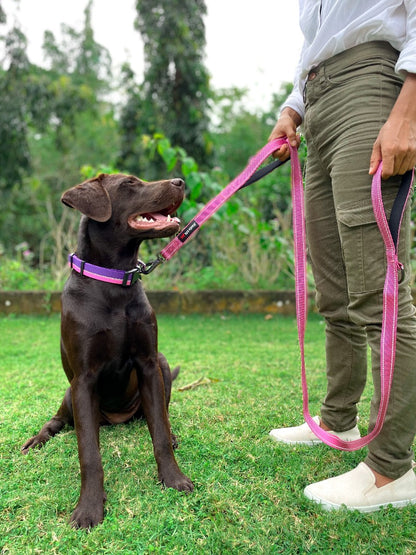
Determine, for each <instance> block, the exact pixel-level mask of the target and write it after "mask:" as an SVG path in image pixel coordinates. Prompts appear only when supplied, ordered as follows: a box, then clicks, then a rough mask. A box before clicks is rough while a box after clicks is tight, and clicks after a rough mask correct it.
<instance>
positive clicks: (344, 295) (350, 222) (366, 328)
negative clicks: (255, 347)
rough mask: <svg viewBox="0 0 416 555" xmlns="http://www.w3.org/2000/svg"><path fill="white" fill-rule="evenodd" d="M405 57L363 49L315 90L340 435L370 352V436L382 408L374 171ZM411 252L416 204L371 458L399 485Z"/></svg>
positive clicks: (318, 261)
mask: <svg viewBox="0 0 416 555" xmlns="http://www.w3.org/2000/svg"><path fill="white" fill-rule="evenodd" d="M397 56H398V53H397V52H396V51H395V50H394V49H393V48H392V47H391V46H390V45H389V44H387V43H383V42H370V43H366V44H364V45H360V46H356V47H354V48H351V49H349V50H346V51H345V52H343V53H341V54H339V55H337V56H334V57H332V58H330V59H329V60H327V61H325V62H324V63H322V64H320V65H319V66H318V67H317V68H314V70H312V71H311V72H310V74H309V77H308V81H307V84H306V87H305V104H306V115H305V120H304V133H305V137H306V141H307V147H308V158H307V166H306V179H305V181H306V185H305V198H306V228H307V237H308V253H309V256H310V261H311V265H312V270H313V274H314V279H315V285H316V290H317V306H318V308H319V311H320V313H321V314H322V315H323V317H324V318H325V321H326V356H327V368H326V372H327V381H328V385H327V394H326V397H325V400H324V403H323V405H322V409H321V415H322V419H323V421H324V422H325V423H326V424H327V425H328V426H329V427H330V428H331V429H332V430H335V431H344V430H348V429H350V428H352V427H353V426H354V425H355V421H356V416H357V403H358V402H359V400H360V397H361V394H362V392H363V389H364V386H365V383H366V377H367V345H369V347H370V350H371V365H372V372H373V380H374V395H373V399H372V402H371V415H370V422H369V429H370V430H371V429H372V428H373V427H374V425H375V420H376V415H377V411H378V405H379V398H380V366H379V361H380V332H381V322H382V310H383V308H382V292H383V285H384V279H385V273H386V261H385V249H384V243H383V240H382V238H381V235H380V232H379V230H378V227H377V224H376V222H375V217H374V214H373V209H372V204H371V177H370V176H369V175H368V168H369V164H370V155H371V150H372V147H373V143H374V141H375V139H376V138H377V135H378V133H379V131H380V128H381V126H382V125H383V123H384V122H385V121H386V119H387V117H388V116H389V114H390V111H391V108H392V106H393V104H394V102H395V100H396V98H397V96H398V94H399V92H400V88H401V85H402V80H401V78H400V77H399V76H398V75H397V74H396V73H395V72H394V66H395V62H396V60H397ZM399 184H400V177H399V178H396V177H394V178H391V179H389V180H387V181H385V182H383V185H382V189H383V199H384V204H385V208H386V213H387V215H388V214H389V211H390V210H391V206H392V204H393V201H394V198H395V196H396V193H397V189H398V186H399ZM409 204H410V203H409ZM409 253H410V207H409V206H408V207H407V209H406V213H405V216H404V218H403V223H402V231H401V235H400V243H399V260H400V261H401V262H402V263H403V264H404V279H403V280H402V282H401V284H400V287H399V317H398V330H397V350H396V362H395V370H394V379H393V385H392V391H391V396H390V402H389V406H388V411H387V415H386V419H385V423H384V426H383V429H382V431H381V433H380V434H379V436H378V437H377V438H376V439H374V440H373V441H372V442H371V443H370V445H369V447H368V455H367V459H366V462H367V464H368V465H369V466H370V467H371V468H373V469H374V470H376V471H377V472H380V473H381V474H383V475H386V476H389V477H391V478H393V479H396V478H398V477H400V476H401V475H403V474H404V473H405V472H407V471H408V470H409V468H410V467H411V460H412V457H413V452H412V450H411V446H412V442H413V439H414V436H415V433H416V318H415V310H414V307H413V304H412V298H411V291H410V287H409V280H410V277H411V268H410V260H409Z"/></svg>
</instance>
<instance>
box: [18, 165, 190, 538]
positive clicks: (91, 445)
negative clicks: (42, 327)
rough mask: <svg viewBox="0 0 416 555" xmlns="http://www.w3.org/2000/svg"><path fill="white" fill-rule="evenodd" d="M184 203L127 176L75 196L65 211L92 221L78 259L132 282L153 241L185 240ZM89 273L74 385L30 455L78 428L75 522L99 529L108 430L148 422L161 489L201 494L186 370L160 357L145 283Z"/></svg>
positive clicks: (75, 323)
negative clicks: (189, 461)
mask: <svg viewBox="0 0 416 555" xmlns="http://www.w3.org/2000/svg"><path fill="white" fill-rule="evenodd" d="M183 196H184V182H183V181H182V180H181V179H172V180H166V181H158V182H153V183H146V182H143V181H140V180H139V179H137V178H136V177H134V176H130V175H121V174H114V175H107V174H101V175H100V176H99V177H97V178H94V179H90V180H89V181H86V182H84V183H81V184H80V185H77V186H76V187H73V188H72V189H69V190H68V191H66V192H65V193H64V194H63V195H62V198H61V200H62V202H63V203H64V204H66V205H68V206H70V207H72V208H76V209H77V210H79V211H80V212H81V213H82V214H83V215H84V216H83V217H82V219H81V223H80V228H79V234H78V246H77V251H76V253H75V254H76V257H77V260H78V261H79V265H80V266H82V267H83V269H84V268H87V267H88V266H89V265H90V264H93V265H94V266H99V267H101V268H102V269H107V268H108V269H110V272H112V269H117V270H119V271H124V272H126V275H128V276H129V278H130V275H131V276H132V275H134V272H133V273H132V274H129V270H131V269H132V268H135V267H136V265H137V253H138V248H139V246H140V243H141V241H142V240H143V239H151V238H155V237H168V236H170V235H173V234H174V233H176V232H177V231H178V230H179V220H178V219H177V218H175V217H171V214H173V213H174V212H175V210H176V209H177V208H178V206H179V205H180V204H181V202H182V200H183ZM80 259H81V260H80ZM84 264H85V266H84ZM83 269H81V267H78V268H77V271H75V270H73V271H72V273H71V275H70V277H69V279H68V281H67V283H66V285H65V288H64V291H63V294H62V318H61V357H62V364H63V367H64V370H65V373H66V375H67V377H68V380H69V382H70V384H71V385H70V387H69V389H68V390H67V391H66V393H65V396H64V399H63V401H62V404H61V406H60V408H59V410H58V412H57V413H56V415H55V416H54V417H53V418H52V419H51V420H50V421H49V422H47V423H46V424H45V425H44V426H43V428H42V429H41V430H40V432H39V433H38V434H37V435H36V436H34V437H32V438H31V439H29V440H28V441H27V442H26V443H25V444H24V446H23V447H22V451H23V453H27V452H28V451H29V449H31V448H33V447H36V446H41V445H43V444H44V443H45V442H46V441H48V439H49V438H50V437H52V436H54V435H55V434H57V433H58V432H59V431H60V430H61V429H62V428H63V427H64V426H65V425H66V424H69V425H73V424H74V425H75V430H76V434H77V440H78V454H79V461H80V468H81V495H80V498H79V501H78V504H77V506H76V508H75V510H74V512H73V514H72V517H71V521H72V523H73V526H75V527H79V528H89V527H92V526H95V525H97V524H98V523H100V522H102V520H103V518H104V502H105V493H104V487H103V468H102V463H101V456H100V450H99V426H100V424H108V423H120V422H127V421H129V420H131V419H133V418H137V417H143V416H144V417H145V418H146V421H147V425H148V427H149V431H150V434H151V437H152V441H153V448H154V454H155V458H156V462H157V467H158V476H159V480H160V481H161V482H162V483H163V484H164V485H165V486H167V487H172V488H175V489H177V490H179V491H192V490H193V484H192V482H191V480H190V479H189V478H188V477H187V476H185V475H184V474H183V473H182V472H181V471H180V469H179V467H178V465H177V463H176V460H175V457H174V454H173V448H174V447H176V441H175V437H174V436H173V435H172V433H171V429H170V423H169V418H168V405H169V401H170V393H171V385H172V377H173V378H174V377H176V374H177V370H175V371H174V372H173V375H172V374H171V372H170V368H169V365H168V363H167V361H166V359H165V357H164V356H163V355H162V354H161V353H158V343H157V322H156V318H155V315H154V312H153V310H152V308H151V306H150V304H149V301H148V300H147V297H146V295H145V293H144V291H143V289H142V286H141V283H140V280H138V281H136V282H135V283H133V284H130V285H129V283H130V282H131V281H134V280H131V279H128V280H127V281H126V280H125V282H126V283H127V284H126V283H125V285H124V286H123V285H119V284H115V283H107V282H103V281H99V280H97V279H95V278H94V277H93V276H92V277H87V276H89V275H90V274H87V272H86V271H85V273H84V272H83ZM121 273H123V272H121Z"/></svg>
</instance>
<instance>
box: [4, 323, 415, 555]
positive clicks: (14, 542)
mask: <svg viewBox="0 0 416 555" xmlns="http://www.w3.org/2000/svg"><path fill="white" fill-rule="evenodd" d="M159 327H160V348H161V350H162V351H163V352H164V353H165V354H166V356H167V357H168V359H169V361H170V362H171V363H172V364H173V365H175V364H180V365H181V368H182V369H181V373H180V375H179V377H178V379H177V382H175V388H174V391H173V396H172V404H171V409H170V413H171V423H172V427H173V429H174V431H175V433H176V434H177V435H178V438H179V441H180V447H179V450H178V451H177V459H178V462H179V464H180V466H181V468H182V470H183V471H184V472H185V473H187V474H188V475H189V476H190V477H191V478H192V479H193V481H194V483H195V486H196V487H195V491H194V492H193V493H192V494H188V495H186V494H181V493H178V492H176V491H174V490H164V489H162V487H161V486H160V484H158V483H157V474H156V466H155V462H154V459H153V455H152V447H151V442H150V438H149V434H148V431H147V428H146V426H145V425H144V424H142V423H140V422H137V423H133V424H129V425H121V426H117V427H107V428H105V429H102V431H101V451H102V457H103V464H104V472H105V488H106V492H107V503H106V516H105V520H104V523H103V524H102V525H100V526H98V527H96V528H95V529H93V530H92V531H91V532H85V531H80V530H73V529H72V528H71V527H70V526H69V525H68V519H69V516H70V514H71V511H72V509H73V508H74V506H75V504H76V501H77V498H78V494H79V485H80V484H79V468H78V459H77V447H76V437H75V434H74V431H73V430H72V429H66V430H65V431H64V432H62V433H61V434H59V435H58V436H56V437H55V438H54V439H52V440H51V441H50V442H49V443H47V444H46V445H45V447H44V448H43V449H41V450H38V451H34V452H32V453H30V454H29V455H28V456H23V455H21V454H20V453H19V449H20V446H21V445H22V444H23V442H24V441H25V440H26V439H27V438H28V437H29V436H31V435H32V434H33V433H35V432H37V431H38V429H39V428H40V427H41V425H42V424H43V423H44V421H45V420H46V419H47V418H50V417H51V416H52V415H53V414H54V412H55V411H56V409H57V407H58V404H59V402H60V400H61V398H62V396H63V393H64V390H65V388H66V387H67V384H66V381H65V376H64V374H63V371H62V370H61V368H60V360H59V352H58V343H59V319H58V318H57V317H51V318H44V319H42V318H23V317H22V318H7V319H6V318H5V319H0V337H1V343H0V378H1V379H0V401H1V412H0V475H1V481H0V551H1V553H2V554H13V555H14V554H16V555H17V554H18V555H21V554H32V553H33V554H36V553H47V554H55V553H56V554H65V555H68V554H78V553H82V554H83V553H94V554H95V553H99V554H107V553H108V554H111V555H114V554H119V553H120V554H123V555H124V554H142V553H143V554H150V553H163V554H165V553H169V554H171V553H173V554H179V553H186V554H188V553H192V554H194V553H195V554H200V553H201V554H228V553H230V554H234V553H236V554H237V553H244V554H245V553H250V554H251V553H252V554H263V553H264V554H275V553H276V554H277V553H284V554H292V553H293V554H295V553H300V554H303V553H324V554H326V553H336V554H376V553H386V554H387V553H388V554H392V553H394V554H413V553H415V552H416V506H415V507H408V508H405V509H403V510H400V511H395V510H393V509H386V510H383V511H380V512H379V513H374V514H370V515H362V514H359V513H357V512H352V513H350V512H346V511H341V512H339V513H334V514H332V513H331V514H328V513H326V512H324V511H322V510H320V509H319V507H317V506H316V505H315V504H313V503H311V502H309V501H308V500H307V499H305V498H304V496H303V494H302V491H303V488H304V487H305V485H306V484H307V483H309V482H310V481H316V480H320V479H324V478H326V477H329V476H331V475H334V474H337V473H340V472H343V471H346V470H349V469H351V468H353V467H354V466H356V464H358V462H359V461H360V460H362V458H363V457H364V452H355V453H341V452H338V451H335V450H332V449H330V448H329V447H326V446H318V447H314V448H312V447H288V446H283V445H279V444H277V443H274V442H273V441H271V440H270V439H269V437H268V432H269V430H270V429H271V428H272V427H276V426H280V425H282V426H283V425H293V424H297V423H299V422H300V421H301V420H302V416H301V392H300V380H299V356H298V348H297V338H296V326H295V321H294V319H293V318H282V317H276V316H275V317H273V318H272V319H269V320H268V319H265V318H264V317H263V316H260V315H259V316H255V315H254V316H229V317H221V316H219V315H218V316H209V317H207V316H189V317H168V316H163V317H159ZM323 343H324V338H323V326H322V323H321V321H320V320H319V319H318V318H317V317H314V316H312V317H311V318H310V320H309V324H308V330H307V357H308V364H307V365H308V373H309V382H310V396H311V412H313V413H315V412H316V411H317V410H318V407H319V401H320V399H321V397H322V395H323V392H324V384H325V380H324V376H323V371H322V369H323V368H324V354H323ZM202 377H207V378H211V379H212V380H213V381H212V383H210V384H209V385H205V386H201V387H198V388H195V389H188V390H185V391H179V390H178V388H179V387H181V386H184V385H186V384H189V383H191V382H193V381H195V380H197V379H199V378H202ZM215 380H218V381H215ZM370 395H371V390H370V386H369V389H367V390H366V393H365V397H364V398H363V401H362V406H361V407H360V414H361V425H362V426H365V422H366V421H367V416H368V408H369V397H370ZM362 431H364V432H365V428H364V427H363V429H362Z"/></svg>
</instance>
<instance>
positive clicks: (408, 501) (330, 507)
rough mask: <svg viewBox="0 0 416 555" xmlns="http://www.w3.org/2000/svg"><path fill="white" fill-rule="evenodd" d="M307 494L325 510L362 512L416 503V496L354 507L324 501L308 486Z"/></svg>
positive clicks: (372, 511) (397, 507) (305, 492)
mask: <svg viewBox="0 0 416 555" xmlns="http://www.w3.org/2000/svg"><path fill="white" fill-rule="evenodd" d="M304 494H305V496H306V497H307V498H308V499H310V500H311V501H314V502H315V503H317V504H318V505H319V506H320V507H321V508H322V509H323V510H325V511H339V510H342V509H345V510H347V511H358V512H360V513H374V512H376V511H379V510H380V509H383V508H384V507H394V508H396V509H400V508H402V507H407V505H416V497H414V498H412V499H404V500H402V501H390V503H380V504H379V505H365V506H362V507H354V506H348V505H338V504H337V503H331V502H330V501H324V500H323V499H320V498H319V497H316V496H315V495H313V494H312V493H310V492H309V491H308V490H307V488H306V489H305V491H304Z"/></svg>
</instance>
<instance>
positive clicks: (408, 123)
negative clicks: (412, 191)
mask: <svg viewBox="0 0 416 555" xmlns="http://www.w3.org/2000/svg"><path fill="white" fill-rule="evenodd" d="M380 160H382V162H383V171H382V178H383V179H387V178H388V177H391V176H392V175H402V174H404V173H405V172H406V171H407V170H411V169H412V168H413V167H414V166H415V165H416V74H415V73H408V74H407V76H406V78H405V81H404V84H403V87H402V89H401V91H400V94H399V96H398V98H397V100H396V103H395V105H394V106H393V109H392V111H391V113H390V116H389V117H388V119H387V121H386V123H385V124H384V125H383V127H382V128H381V129H380V133H379V134H378V137H377V139H376V141H375V143H374V146H373V151H372V153H371V158H370V169H369V173H370V175H374V174H375V172H376V170H377V167H378V164H379V162H380Z"/></svg>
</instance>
